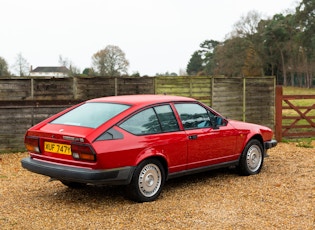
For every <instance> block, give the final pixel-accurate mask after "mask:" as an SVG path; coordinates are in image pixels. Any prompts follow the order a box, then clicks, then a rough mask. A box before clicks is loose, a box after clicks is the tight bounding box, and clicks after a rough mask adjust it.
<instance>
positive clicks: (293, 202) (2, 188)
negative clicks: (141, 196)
mask: <svg viewBox="0 0 315 230" xmlns="http://www.w3.org/2000/svg"><path fill="white" fill-rule="evenodd" d="M25 156H27V154H26V153H16V154H1V155H0V226H1V227H0V228H1V229H129V230H130V229H264V230H266V229H315V149H314V148H301V147H296V144H294V143H289V144H284V143H280V144H278V146H277V147H276V148H273V149H271V150H270V151H269V157H268V158H266V159H265V163H264V167H263V170H262V172H261V173H260V174H259V175H255V176H249V177H241V176H238V175H237V174H236V172H235V171H234V170H217V171H210V172H207V173H202V174H197V175H192V176H189V177H185V178H178V179H174V180H170V181H168V182H166V184H165V187H164V189H163V191H162V194H161V196H160V198H159V199H158V200H156V201H154V202H151V203H142V204H140V203H134V202H131V201H129V200H127V199H125V198H124V194H123V189H122V188H121V187H87V188H83V189H79V190H72V189H69V188H67V187H65V186H63V185H62V184H61V183H60V182H58V181H53V182H49V178H48V177H44V176H41V175H37V174H33V173H30V172H28V171H26V170H24V169H22V167H21V165H20V160H21V158H23V157H25Z"/></svg>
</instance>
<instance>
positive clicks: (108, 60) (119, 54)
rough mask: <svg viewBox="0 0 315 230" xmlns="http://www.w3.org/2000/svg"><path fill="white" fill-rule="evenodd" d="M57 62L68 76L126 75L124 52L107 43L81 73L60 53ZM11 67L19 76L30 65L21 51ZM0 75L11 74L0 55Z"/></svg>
mask: <svg viewBox="0 0 315 230" xmlns="http://www.w3.org/2000/svg"><path fill="white" fill-rule="evenodd" d="M58 62H59V65H61V66H66V67H67V68H68V69H69V75H70V76H79V75H85V76H105V77H106V76H122V75H127V70H128V66H129V62H128V60H127V59H126V55H125V53H124V52H123V51H122V50H121V49H120V48H119V47H118V46H115V45H108V46H106V47H105V48H104V49H102V50H99V51H97V52H96V53H95V54H93V56H92V67H91V68H85V69H84V70H83V72H82V73H80V69H79V68H77V67H76V66H75V65H74V64H73V63H72V62H71V61H70V60H69V59H68V58H64V57H62V56H61V55H60V56H59V60H58ZM13 68H14V69H15V71H16V72H17V74H18V75H19V76H21V77H23V76H28V75H29V71H30V65H29V63H28V62H27V60H26V59H25V58H24V57H23V56H22V54H21V53H19V54H18V55H17V57H16V61H15V64H14V65H13ZM1 76H4V77H5V76H12V73H11V72H10V71H9V67H8V64H7V62H6V60H5V59H4V58H2V57H0V77H1Z"/></svg>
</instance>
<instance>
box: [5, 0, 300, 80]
mask: <svg viewBox="0 0 315 230" xmlns="http://www.w3.org/2000/svg"><path fill="white" fill-rule="evenodd" d="M299 2H301V1H297V0H263V1H262V0H238V1H236V0H53V1H52V0H27V1H25V0H0V22H1V24H0V57H2V58H4V59H5V60H6V62H7V63H8V65H9V69H10V71H11V72H13V73H14V72H15V71H14V68H13V66H14V64H15V63H16V59H17V56H18V54H21V55H22V56H23V58H25V59H26V60H27V62H28V63H29V65H30V66H33V69H34V68H36V67H38V66H59V57H60V56H62V58H63V59H64V60H69V61H70V62H71V63H72V65H73V66H75V67H77V68H79V69H80V70H81V72H82V71H83V70H84V69H85V68H89V67H91V66H92V55H93V54H95V53H96V52H98V51H99V50H102V49H104V48H105V47H106V46H107V45H115V46H118V47H119V48H120V49H121V50H122V51H123V52H124V53H125V55H126V59H127V60H128V61H129V63H130V65H129V68H128V73H129V74H133V73H137V72H138V73H139V74H140V75H141V76H143V75H149V76H155V74H157V73H165V72H175V73H177V74H179V73H180V71H181V70H186V67H187V64H188V62H189V59H190V58H191V55H192V54H193V53H194V52H195V51H196V50H198V49H199V45H200V43H202V42H203V41H205V40H211V39H212V40H217V41H224V39H225V37H226V35H227V34H229V33H230V32H231V31H232V30H233V25H234V24H235V23H236V22H237V21H239V20H240V19H241V17H242V16H246V15H247V13H248V12H250V11H252V10H254V11H257V12H258V13H260V14H262V16H263V17H265V18H266V17H272V16H273V15H274V14H277V13H285V12H286V11H287V10H288V9H290V10H293V9H294V8H295V6H296V5H297V4H298V3H299Z"/></svg>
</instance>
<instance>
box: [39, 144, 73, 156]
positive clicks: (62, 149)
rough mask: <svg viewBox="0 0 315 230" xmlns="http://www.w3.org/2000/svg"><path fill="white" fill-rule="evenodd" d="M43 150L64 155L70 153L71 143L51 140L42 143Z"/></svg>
mask: <svg viewBox="0 0 315 230" xmlns="http://www.w3.org/2000/svg"><path fill="white" fill-rule="evenodd" d="M44 146H45V147H44V149H45V152H51V153H59V154H65V155H71V145H65V144H59V143H53V142H47V141H46V142H45V144H44Z"/></svg>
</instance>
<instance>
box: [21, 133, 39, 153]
mask: <svg viewBox="0 0 315 230" xmlns="http://www.w3.org/2000/svg"><path fill="white" fill-rule="evenodd" d="M24 144H25V148H26V149H27V151H29V152H32V153H40V148H39V138H38V137H32V136H27V137H25V140H24Z"/></svg>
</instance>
